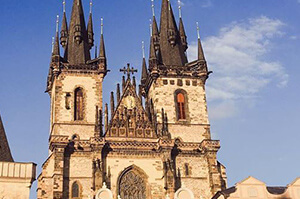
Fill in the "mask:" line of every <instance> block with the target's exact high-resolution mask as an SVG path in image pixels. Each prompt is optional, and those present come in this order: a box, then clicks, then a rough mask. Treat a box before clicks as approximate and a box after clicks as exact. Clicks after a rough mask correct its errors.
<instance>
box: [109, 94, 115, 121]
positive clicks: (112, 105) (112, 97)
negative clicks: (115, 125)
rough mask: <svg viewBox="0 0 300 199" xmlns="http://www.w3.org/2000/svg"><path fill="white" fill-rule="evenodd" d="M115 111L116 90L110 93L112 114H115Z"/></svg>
mask: <svg viewBox="0 0 300 199" xmlns="http://www.w3.org/2000/svg"><path fill="white" fill-rule="evenodd" d="M114 112H115V97H114V92H111V93H110V115H113V114H114Z"/></svg>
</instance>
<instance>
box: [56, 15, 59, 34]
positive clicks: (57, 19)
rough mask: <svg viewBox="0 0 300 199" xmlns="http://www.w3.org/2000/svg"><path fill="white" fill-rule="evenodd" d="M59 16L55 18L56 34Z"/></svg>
mask: <svg viewBox="0 0 300 199" xmlns="http://www.w3.org/2000/svg"><path fill="white" fill-rule="evenodd" d="M58 24H59V15H57V16H56V32H58Z"/></svg>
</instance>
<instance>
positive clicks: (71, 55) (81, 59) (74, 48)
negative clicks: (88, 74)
mask: <svg viewBox="0 0 300 199" xmlns="http://www.w3.org/2000/svg"><path fill="white" fill-rule="evenodd" d="M88 40H89V38H88V33H87V30H86V26H85V19H84V12H83V7H82V2H81V0H73V8H72V14H71V21H70V27H69V34H68V42H67V47H66V52H65V59H66V60H67V61H68V62H69V63H70V64H71V65H78V64H86V62H87V61H89V60H90V59H91V55H90V45H89V41H88Z"/></svg>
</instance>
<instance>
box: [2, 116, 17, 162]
mask: <svg viewBox="0 0 300 199" xmlns="http://www.w3.org/2000/svg"><path fill="white" fill-rule="evenodd" d="M0 161H2V162H13V161H14V160H13V158H12V155H11V152H10V148H9V145H8V141H7V137H6V134H5V130H4V126H3V123H2V120H1V115H0Z"/></svg>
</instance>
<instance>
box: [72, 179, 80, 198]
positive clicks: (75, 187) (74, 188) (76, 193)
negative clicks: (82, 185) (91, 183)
mask: <svg viewBox="0 0 300 199" xmlns="http://www.w3.org/2000/svg"><path fill="white" fill-rule="evenodd" d="M72 198H79V185H78V183H77V182H74V183H73V185H72Z"/></svg>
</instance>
